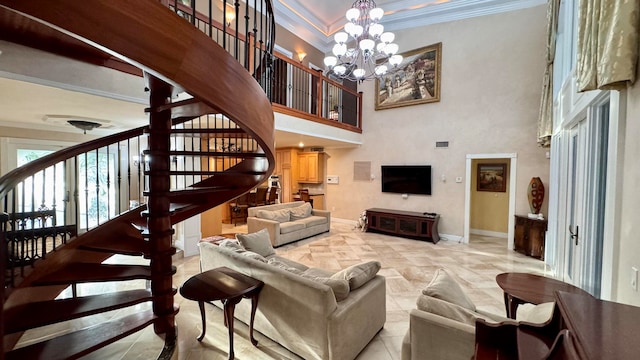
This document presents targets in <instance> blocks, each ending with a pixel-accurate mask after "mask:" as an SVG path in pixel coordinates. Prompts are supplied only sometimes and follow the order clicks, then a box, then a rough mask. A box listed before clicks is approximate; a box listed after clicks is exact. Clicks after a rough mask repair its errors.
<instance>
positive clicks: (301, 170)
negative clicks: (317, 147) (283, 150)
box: [298, 152, 324, 184]
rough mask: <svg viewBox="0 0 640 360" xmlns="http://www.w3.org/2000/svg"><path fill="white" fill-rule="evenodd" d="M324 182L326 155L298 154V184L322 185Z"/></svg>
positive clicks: (318, 153)
mask: <svg viewBox="0 0 640 360" xmlns="http://www.w3.org/2000/svg"><path fill="white" fill-rule="evenodd" d="M323 180H324V153H322V152H301V153H298V182H301V183H309V184H320V183H322V182H323Z"/></svg>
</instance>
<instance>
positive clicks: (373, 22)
mask: <svg viewBox="0 0 640 360" xmlns="http://www.w3.org/2000/svg"><path fill="white" fill-rule="evenodd" d="M383 15H384V10H382V9H381V8H379V7H377V6H376V3H375V1H373V0H358V1H356V2H354V3H353V5H352V6H351V9H349V10H347V14H346V17H347V20H349V22H348V23H347V24H346V25H345V26H344V31H340V32H338V33H336V34H335V36H334V39H335V41H336V44H335V45H334V46H333V55H334V56H327V57H325V58H324V64H325V66H327V69H328V70H329V73H330V74H334V75H335V76H337V77H338V78H342V79H347V80H351V81H364V80H370V79H374V78H376V77H382V76H383V75H384V74H386V73H387V72H389V71H392V70H393V69H395V68H396V67H397V66H398V65H400V63H401V62H402V56H400V55H397V52H398V45H397V44H394V43H393V40H394V39H395V35H394V34H393V33H392V32H388V31H387V32H385V31H384V26H382V24H380V23H379V21H380V19H382V16H383Z"/></svg>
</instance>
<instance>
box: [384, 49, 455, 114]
mask: <svg viewBox="0 0 640 360" xmlns="http://www.w3.org/2000/svg"><path fill="white" fill-rule="evenodd" d="M441 54H442V43H437V44H433V45H429V46H425V47H423V48H420V49H416V50H412V51H407V52H404V53H402V54H400V55H402V62H401V63H400V65H398V68H397V69H396V70H395V71H390V72H389V73H388V74H387V75H385V76H384V77H383V78H382V79H376V93H375V97H376V110H384V109H391V108H396V107H400V106H409V105H418V104H425V103H430V102H437V101H440V67H441V62H442V61H441V57H442V55H441Z"/></svg>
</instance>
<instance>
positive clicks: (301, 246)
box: [21, 222, 545, 360]
mask: <svg viewBox="0 0 640 360" xmlns="http://www.w3.org/2000/svg"><path fill="white" fill-rule="evenodd" d="M225 231H228V232H246V226H236V227H233V226H230V227H227V228H226V229H225ZM276 251H277V253H278V254H279V255H283V256H286V257H288V258H291V259H293V260H296V261H299V262H302V263H304V264H306V265H307V266H312V267H319V268H325V269H329V270H336V271H337V270H340V269H342V268H345V267H347V266H349V265H352V264H355V263H358V262H361V261H365V260H370V259H376V260H379V261H380V262H381V263H382V269H381V270H380V274H381V275H384V276H385V277H386V280H387V322H386V324H385V326H384V328H383V329H382V331H380V332H379V333H378V335H376V336H375V337H374V339H373V340H372V341H371V342H370V343H369V345H368V346H367V347H366V348H365V349H364V350H363V351H362V352H361V353H360V355H359V356H358V359H367V360H398V359H400V347H401V344H402V338H403V336H404V334H405V332H406V331H407V328H408V326H409V310H411V309H413V308H415V302H416V299H417V297H418V295H419V294H420V291H421V290H422V289H423V288H424V287H426V285H427V284H428V283H429V281H430V280H431V278H432V276H433V274H434V272H435V270H436V269H438V268H440V267H444V268H446V269H448V270H451V271H452V272H453V273H455V274H456V275H457V276H458V278H459V280H460V282H461V285H462V286H463V288H465V289H466V290H467V292H468V294H469V296H470V297H471V299H472V300H473V301H474V302H475V304H476V305H477V306H478V307H479V308H481V309H483V310H486V311H491V312H494V313H498V314H504V312H505V310H504V305H503V295H502V291H501V290H500V288H499V287H498V286H497V284H496V282H495V276H496V275H497V274H499V273H502V272H507V271H516V272H531V273H537V274H544V271H545V268H544V262H542V261H540V260H536V259H533V258H530V257H526V256H524V255H521V254H519V253H516V252H513V251H509V250H507V248H506V239H498V238H491V237H483V236H473V237H472V240H471V242H470V244H468V245H466V244H460V243H457V242H453V241H445V240H443V241H440V242H439V243H438V244H435V245H434V244H432V243H429V242H423V241H416V240H409V239H403V238H398V237H393V236H386V235H381V234H374V233H362V232H359V231H358V230H354V229H353V227H352V226H351V225H347V224H343V223H335V222H334V223H332V225H331V231H330V232H329V233H324V234H321V235H318V236H314V237H312V238H309V239H305V240H302V241H299V242H296V243H294V244H289V245H285V246H282V247H280V248H278V249H277V250H276ZM113 261H114V262H121V263H122V262H123V261H126V260H123V259H118V258H116V259H114V260H113ZM175 265H176V266H177V273H176V274H175V275H174V286H176V287H179V286H180V285H181V284H182V283H183V282H184V281H186V280H187V279H188V278H189V277H190V276H192V275H194V274H196V273H197V272H199V263H198V257H197V256H193V257H187V258H182V259H179V260H177V261H176V262H175ZM139 285H140V284H139V283H135V282H127V283H124V284H122V283H121V284H113V283H107V284H95V285H91V286H85V287H84V288H83V289H81V290H80V292H81V295H88V294H89V293H98V292H105V291H109V289H113V288H114V287H123V286H124V287H126V286H132V287H135V286H139ZM175 302H176V304H177V305H179V306H180V312H179V313H178V315H177V316H176V322H177V326H178V347H177V351H176V352H175V353H174V356H173V359H179V360H201V359H209V360H212V359H226V358H227V350H228V340H227V332H226V328H225V327H224V326H223V316H222V312H221V310H220V309H218V308H217V307H214V306H211V305H206V311H207V314H206V315H207V333H206V336H205V338H204V340H203V341H202V342H198V341H197V340H196V339H195V338H196V336H197V335H198V334H199V333H200V330H201V329H200V328H201V325H200V313H199V310H198V305H197V303H196V302H193V301H189V300H186V299H183V298H182V297H181V296H180V295H179V294H178V295H177V296H176V297H175ZM145 306H146V305H144V306H138V307H135V308H134V309H133V310H134V311H135V310H137V309H142V308H144V307H145ZM119 311H131V309H129V310H119ZM115 313H117V312H114V313H107V314H100V315H96V316H94V317H92V318H90V319H82V320H81V321H76V322H69V323H65V324H57V325H51V326H48V327H43V328H40V329H37V330H33V331H29V332H27V333H26V334H25V335H24V336H23V337H22V339H21V342H22V344H25V345H26V344H28V343H31V342H33V341H36V340H37V339H40V338H43V337H47V336H52V335H53V334H57V333H60V332H65V331H69V329H72V328H79V327H86V326H88V325H90V324H92V323H99V322H101V321H103V320H104V319H106V318H108V317H110V316H114V314H115ZM235 329H236V331H235V337H234V339H235V341H234V346H235V354H236V359H252V360H253V359H266V360H270V359H300V358H299V357H298V356H296V355H295V354H292V353H291V352H289V351H288V350H286V349H284V348H282V347H281V346H279V345H278V344H277V343H275V342H273V341H271V340H270V339H268V338H266V337H264V336H262V335H261V334H260V333H256V338H257V339H258V341H259V344H258V346H257V347H254V346H252V345H251V343H250V341H249V339H248V326H246V325H245V324H243V323H242V322H239V321H237V322H236V326H235ZM162 344H163V340H162V339H161V338H160V337H159V336H157V335H155V334H154V333H153V329H152V327H149V328H147V329H145V330H144V331H142V332H139V333H136V334H134V335H131V336H129V337H127V338H125V339H123V340H121V341H119V342H117V343H114V344H112V345H109V346H106V347H104V348H102V349H100V350H98V351H96V352H94V353H92V354H89V355H87V356H85V357H84V358H83V359H92V360H93V359H101V360H102V359H123V360H124V359H126V360H129V359H153V358H155V357H157V354H158V352H159V349H161V348H162Z"/></svg>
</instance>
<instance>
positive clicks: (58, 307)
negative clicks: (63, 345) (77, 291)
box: [4, 289, 152, 334]
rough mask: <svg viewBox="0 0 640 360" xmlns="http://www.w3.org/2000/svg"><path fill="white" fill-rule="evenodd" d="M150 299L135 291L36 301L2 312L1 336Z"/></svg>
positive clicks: (143, 291)
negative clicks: (2, 325)
mask: <svg viewBox="0 0 640 360" xmlns="http://www.w3.org/2000/svg"><path fill="white" fill-rule="evenodd" d="M151 299H152V295H151V292H150V291H148V290H143V289H138V290H129V291H120V292H116V293H110V294H101V295H92V296H84V297H77V298H69V299H61V300H49V301H38V302H32V303H26V304H20V305H16V306H13V307H11V308H7V309H5V312H4V315H5V325H4V326H5V333H7V334H9V333H14V332H18V331H24V330H28V329H33V328H36V327H40V326H45V325H49V324H54V323H58V322H61V321H67V320H71V319H77V318H79V317H83V316H89V315H93V314H97V313H101V312H105V311H111V310H115V309H120V308H124V307H127V306H131V305H135V304H139V303H142V302H145V301H149V300H151Z"/></svg>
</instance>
